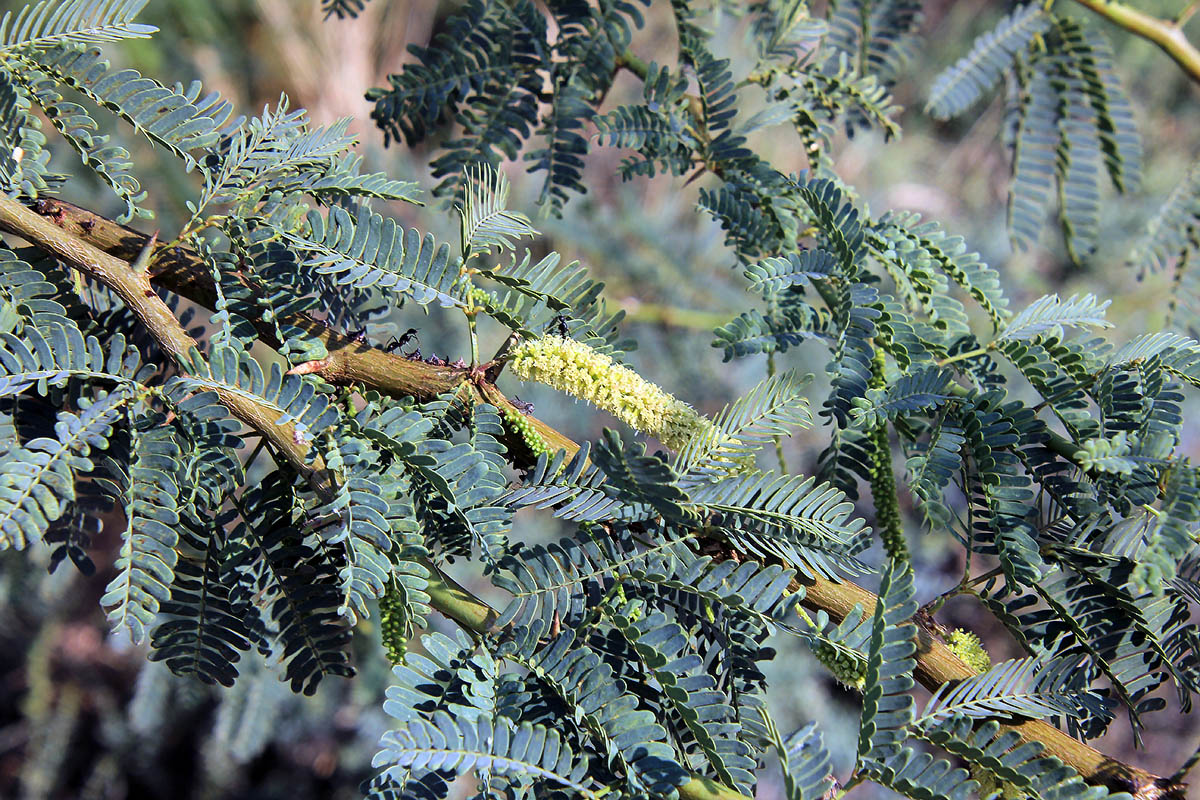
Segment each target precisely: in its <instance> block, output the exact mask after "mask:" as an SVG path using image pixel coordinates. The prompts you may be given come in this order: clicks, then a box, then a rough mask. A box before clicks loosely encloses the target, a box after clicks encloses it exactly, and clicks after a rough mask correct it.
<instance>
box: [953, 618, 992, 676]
mask: <svg viewBox="0 0 1200 800" xmlns="http://www.w3.org/2000/svg"><path fill="white" fill-rule="evenodd" d="M946 646H947V647H949V648H950V652H951V653H954V655H956V656H958V657H959V658H960V659H962V662H963V663H964V664H966V665H967V666H968V667H970V668H971V669H973V670H975V671H976V672H987V671H988V670H989V669H991V668H992V657H991V656H989V655H988V651H987V650H984V649H983V642H981V641H979V637H978V636H976V635H975V634H973V633H971V632H970V631H964V630H962V629H961V628H957V629H955V630H953V631H951V632H950V635H949V636H947V637H946Z"/></svg>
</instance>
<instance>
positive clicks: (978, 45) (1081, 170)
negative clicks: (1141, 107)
mask: <svg viewBox="0 0 1200 800" xmlns="http://www.w3.org/2000/svg"><path fill="white" fill-rule="evenodd" d="M1003 74H1009V75H1011V76H1012V80H1011V85H1010V91H1009V98H1008V101H1009V109H1008V113H1009V123H1010V124H1009V126H1008V128H1007V130H1006V133H1007V134H1008V137H1009V147H1010V149H1011V151H1012V183H1011V186H1010V190H1009V233H1010V236H1011V239H1012V242H1013V244H1014V245H1015V246H1018V247H1028V246H1030V245H1031V244H1033V243H1035V242H1036V241H1037V238H1038V234H1039V233H1040V231H1041V229H1042V225H1043V223H1044V221H1045V209H1046V206H1047V205H1048V204H1049V203H1050V201H1051V200H1052V199H1054V200H1056V201H1057V205H1058V207H1059V218H1060V220H1061V223H1062V231H1063V238H1064V239H1065V241H1066V245H1067V250H1068V252H1069V254H1070V256H1071V258H1072V260H1074V261H1076V262H1081V261H1083V260H1085V259H1086V258H1087V257H1088V256H1089V255H1091V253H1092V250H1093V249H1094V248H1095V244H1096V238H1097V234H1098V228H1099V224H1100V220H1099V214H1100V207H1099V195H1100V189H1101V187H1100V176H1101V174H1102V173H1107V174H1108V177H1109V179H1110V180H1111V181H1112V184H1113V186H1114V187H1115V188H1116V190H1117V191H1119V192H1133V191H1136V190H1137V187H1138V184H1139V182H1140V180H1141V160H1142V145H1141V139H1140V138H1139V136H1138V132H1137V127H1136V125H1135V122H1134V118H1133V107H1132V104H1131V103H1130V101H1129V98H1128V96H1127V95H1126V94H1125V91H1124V89H1123V88H1122V87H1121V83H1120V81H1119V80H1118V78H1117V76H1116V73H1115V71H1114V64H1113V52H1112V47H1111V45H1109V43H1108V40H1107V39H1105V38H1104V36H1103V35H1101V34H1100V33H1098V32H1097V31H1095V30H1093V29H1091V28H1088V27H1085V26H1084V25H1083V24H1081V23H1079V22H1077V21H1076V20H1073V19H1068V18H1061V17H1054V16H1052V15H1050V14H1048V13H1047V12H1046V11H1045V10H1044V9H1043V8H1042V6H1041V5H1039V4H1038V3H1027V4H1024V5H1021V6H1019V7H1018V8H1017V9H1015V10H1014V11H1013V12H1012V13H1011V14H1009V15H1008V16H1006V17H1005V18H1004V19H1003V20H1001V22H1000V24H999V25H997V26H996V27H995V28H994V29H993V30H991V31H989V32H988V33H985V34H983V35H982V36H980V37H979V39H977V40H976V42H975V45H974V47H973V48H972V50H971V52H970V54H968V55H967V56H965V57H964V58H963V59H962V60H961V61H959V62H958V63H957V64H955V65H954V66H953V67H951V68H950V69H948V70H946V71H945V72H943V73H942V74H941V75H940V76H939V77H938V78H937V80H936V81H935V82H934V85H933V88H932V90H931V95H930V99H929V103H928V106H927V108H928V110H929V111H930V112H931V113H932V114H933V115H934V116H936V117H938V118H940V119H947V118H950V117H954V116H958V115H959V114H961V113H963V112H964V111H966V110H967V109H968V108H970V107H971V106H972V105H973V104H974V103H975V102H976V101H977V100H978V99H979V98H980V97H981V96H982V95H983V94H984V93H985V92H987V91H989V90H990V89H991V88H992V87H993V86H995V84H996V83H997V81H999V79H1000V77H1001V75H1003Z"/></svg>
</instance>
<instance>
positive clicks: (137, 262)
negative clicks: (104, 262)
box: [130, 231, 158, 275]
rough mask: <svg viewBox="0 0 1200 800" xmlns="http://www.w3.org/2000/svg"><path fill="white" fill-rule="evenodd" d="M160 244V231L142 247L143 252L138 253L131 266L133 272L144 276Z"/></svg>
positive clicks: (151, 236)
mask: <svg viewBox="0 0 1200 800" xmlns="http://www.w3.org/2000/svg"><path fill="white" fill-rule="evenodd" d="M156 244H158V231H155V232H154V233H152V234H150V239H149V240H148V241H147V242H146V244H145V245H144V246H143V247H142V251H141V252H140V253H138V255H137V258H135V259H134V260H133V263H132V264H130V266H131V267H133V271H134V272H136V273H138V274H139V275H144V274H145V273H146V269H147V268H148V267H149V266H150V258H151V256H152V255H153V254H154V246H155V245H156Z"/></svg>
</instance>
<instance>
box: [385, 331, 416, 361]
mask: <svg viewBox="0 0 1200 800" xmlns="http://www.w3.org/2000/svg"><path fill="white" fill-rule="evenodd" d="M409 342H416V343H417V344H418V345H419V344H420V340H419V339H417V329H416V328H409V329H408V330H406V331H405V332H404V333H403V334H401V335H400V338H399V339H392V340H391V341H390V342H388V343H387V345H386V346H385V347H384V348H383V352H385V353H394V352H396V351H397V350H400V348H402V347H404V346H405V345H407V344H408V343H409ZM414 354H415V355H416V357H417V358H420V355H421V348H420V347H419V346H418V347H417V348H416V349H415V350H414V351H413V352H412V353H405V352H401V353H400V355H402V356H404V357H405V358H409V359H411V358H413V357H414Z"/></svg>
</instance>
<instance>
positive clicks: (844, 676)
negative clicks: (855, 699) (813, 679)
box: [813, 642, 867, 691]
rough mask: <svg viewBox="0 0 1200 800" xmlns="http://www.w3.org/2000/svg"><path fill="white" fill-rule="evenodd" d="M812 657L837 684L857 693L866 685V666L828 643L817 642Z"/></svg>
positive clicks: (861, 661)
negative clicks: (815, 658)
mask: <svg viewBox="0 0 1200 800" xmlns="http://www.w3.org/2000/svg"><path fill="white" fill-rule="evenodd" d="M813 655H815V656H816V657H817V661H820V662H821V663H822V664H823V665H824V666H825V669H827V670H829V672H830V674H832V675H833V677H835V678H837V680H838V682H839V683H841V684H843V685H845V686H848V687H850V688H851V689H857V690H859V691H862V688H863V687H864V686H865V685H866V683H867V664H866V662H865V661H863V660H862V659H861V658H859V657H858V656H856V655H854V654H853V653H850V652H847V651H845V650H843V649H841V648H838V647H834V646H833V645H832V644H830V643H829V642H817V643H816V645H815V646H814V647H813Z"/></svg>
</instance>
